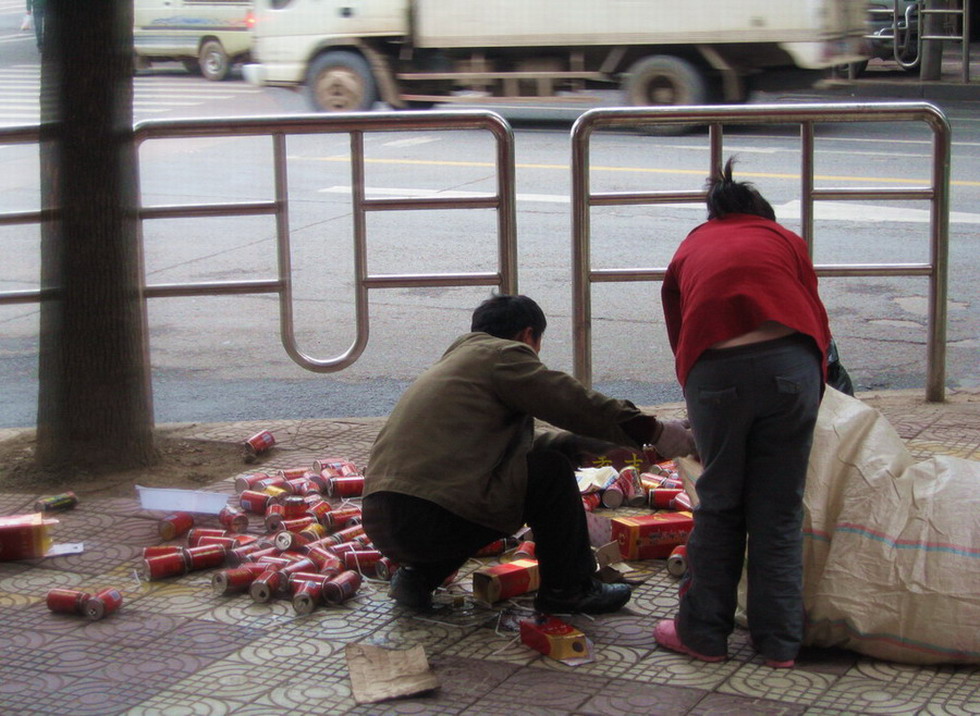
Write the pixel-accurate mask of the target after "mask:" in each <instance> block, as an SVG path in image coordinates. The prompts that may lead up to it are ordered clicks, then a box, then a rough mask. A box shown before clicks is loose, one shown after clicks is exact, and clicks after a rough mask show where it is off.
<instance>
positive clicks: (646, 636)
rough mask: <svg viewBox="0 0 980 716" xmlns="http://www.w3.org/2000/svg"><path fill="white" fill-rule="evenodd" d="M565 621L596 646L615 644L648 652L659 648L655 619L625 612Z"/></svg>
mask: <svg viewBox="0 0 980 716" xmlns="http://www.w3.org/2000/svg"><path fill="white" fill-rule="evenodd" d="M565 621H567V622H568V623H569V624H571V625H572V626H574V627H575V628H576V629H578V630H579V631H581V632H583V633H584V634H585V635H586V636H588V637H589V638H590V639H592V641H593V642H595V643H596V644H615V645H616V646H629V647H633V648H636V649H646V650H650V649H653V648H655V647H656V646H657V642H656V640H655V639H654V638H653V627H654V626H655V625H656V623H657V621H658V619H656V618H655V617H645V616H641V615H631V614H626V613H625V610H624V611H620V612H619V613H617V614H611V615H604V616H600V617H596V618H594V619H589V618H588V617H586V616H584V615H576V616H574V617H571V618H569V619H566V620H565Z"/></svg>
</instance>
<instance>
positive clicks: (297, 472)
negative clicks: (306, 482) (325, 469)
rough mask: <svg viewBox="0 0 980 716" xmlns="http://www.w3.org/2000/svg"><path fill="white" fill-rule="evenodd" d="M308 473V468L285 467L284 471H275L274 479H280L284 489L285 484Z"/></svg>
mask: <svg viewBox="0 0 980 716" xmlns="http://www.w3.org/2000/svg"><path fill="white" fill-rule="evenodd" d="M309 471H310V470H309V468H306V467H287V468H286V469H285V470H276V477H281V478H282V481H283V485H282V486H283V487H285V486H286V485H285V483H286V482H288V481H290V480H294V479H296V478H297V477H303V475H305V474H306V473H308V472H309Z"/></svg>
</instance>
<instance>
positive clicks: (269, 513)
mask: <svg viewBox="0 0 980 716" xmlns="http://www.w3.org/2000/svg"><path fill="white" fill-rule="evenodd" d="M285 515H286V508H285V506H284V505H283V504H282V503H281V502H273V503H272V504H270V505H268V506H266V508H265V517H264V518H263V519H264V521H265V528H266V529H267V530H268V531H269V532H277V531H278V530H279V529H281V525H282V521H283V520H284V519H286V517H285Z"/></svg>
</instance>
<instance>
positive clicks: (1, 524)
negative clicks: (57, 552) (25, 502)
mask: <svg viewBox="0 0 980 716" xmlns="http://www.w3.org/2000/svg"><path fill="white" fill-rule="evenodd" d="M56 524H58V520H55V519H51V518H50V517H45V516H44V515H43V514H41V513H40V512H35V513H32V514H25V515H9V516H7V517H0V562H9V561H13V560H17V559H36V558H38V557H44V556H45V555H46V554H47V553H48V550H50V549H51V536H50V535H49V534H48V533H49V530H50V528H51V527H53V526H54V525H56Z"/></svg>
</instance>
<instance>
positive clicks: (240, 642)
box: [156, 620, 265, 659]
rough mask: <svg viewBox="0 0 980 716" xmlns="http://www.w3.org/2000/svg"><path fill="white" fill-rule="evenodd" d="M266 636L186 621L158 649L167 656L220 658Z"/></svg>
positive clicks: (249, 630)
mask: <svg viewBox="0 0 980 716" xmlns="http://www.w3.org/2000/svg"><path fill="white" fill-rule="evenodd" d="M264 635H265V632H264V631H262V630H261V629H254V628H251V627H246V626H235V625H231V624H218V623H216V622H210V621H203V620H187V621H185V622H184V623H183V624H180V625H178V626H177V627H176V628H175V629H172V630H171V631H168V632H167V633H166V634H163V635H162V636H161V637H160V638H159V639H158V640H157V642H156V647H157V648H158V649H160V650H162V651H163V652H164V653H174V654H193V655H194V656H199V657H207V658H211V659H221V658H223V657H225V656H227V655H228V654H230V653H232V652H233V651H237V650H238V649H239V648H241V647H242V646H244V645H247V644H249V643H251V642H253V641H255V640H256V639H260V638H261V637H262V636H264Z"/></svg>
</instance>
